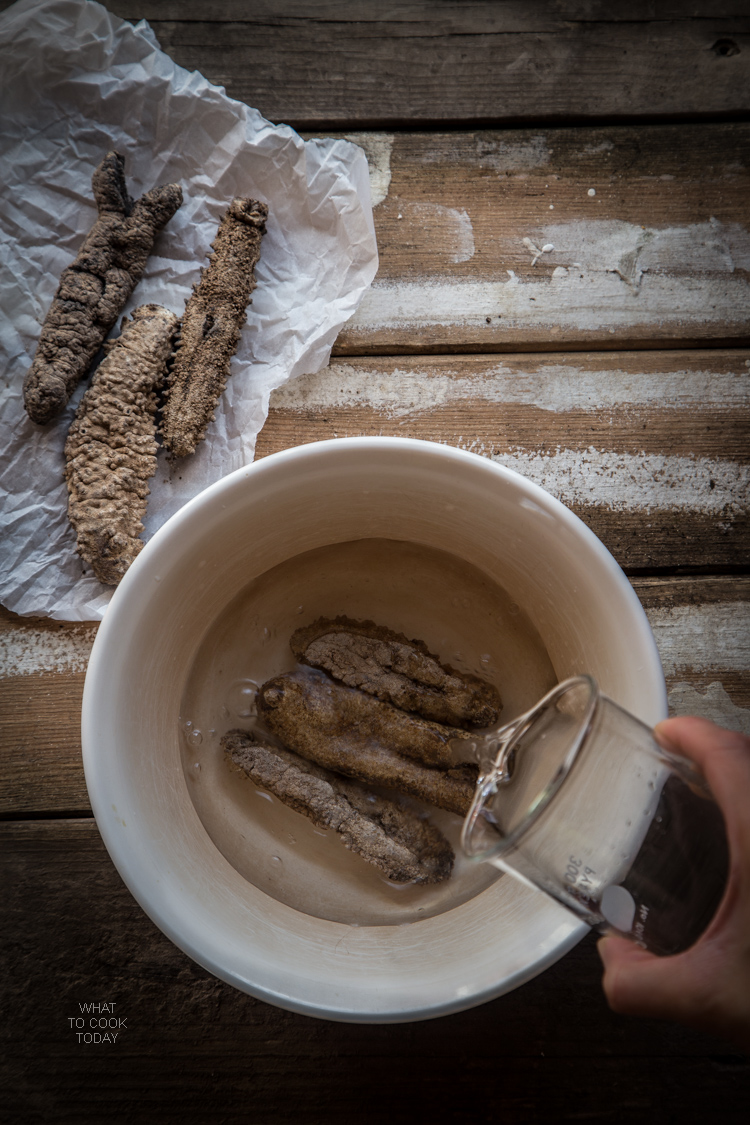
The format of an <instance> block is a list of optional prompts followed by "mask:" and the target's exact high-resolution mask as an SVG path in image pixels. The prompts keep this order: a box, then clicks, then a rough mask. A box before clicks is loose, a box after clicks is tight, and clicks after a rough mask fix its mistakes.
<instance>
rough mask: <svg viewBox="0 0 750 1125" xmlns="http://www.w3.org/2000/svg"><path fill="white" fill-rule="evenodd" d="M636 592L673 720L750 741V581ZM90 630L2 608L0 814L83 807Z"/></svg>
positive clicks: (668, 585)
mask: <svg viewBox="0 0 750 1125" xmlns="http://www.w3.org/2000/svg"><path fill="white" fill-rule="evenodd" d="M633 585H634V587H635V590H636V592H637V593H638V595H639V597H640V599H641V602H642V604H643V606H644V608H645V609H646V613H647V614H648V617H649V620H650V622H651V626H652V628H653V629H654V633H655V636H656V640H657V644H658V646H659V650H660V652H661V656H662V661H663V663H664V667H665V673H666V679H667V687H668V691H669V702H670V709H671V711H672V713H674V714H702V715H705V716H706V717H707V718H710V719H713V720H714V721H715V722H718V723H721V724H722V725H724V726H728V727H730V728H732V729H736V730H744V731H745V732H746V733H748V734H750V578H744V577H726V576H725V577H714V578H710V577H702V578H689V579H688V578H682V579H681V578H659V579H634V580H633ZM95 630H96V626H93V625H92V626H85V627H84V626H80V625H79V626H62V627H61V625H60V623H59V622H52V621H48V620H45V619H33V620H29V619H28V618H19V617H16V616H15V615H14V614H11V613H8V611H7V610H0V650H2V651H3V653H4V657H3V669H4V671H3V672H2V674H0V716H2V717H1V718H0V815H3V816H6V817H17V816H20V815H25V814H29V813H36V814H39V813H51V812H54V813H58V814H59V813H70V812H73V811H86V810H88V809H89V808H90V806H89V800H88V795H87V792H86V784H85V780H84V776H83V767H82V763H81V741H80V713H81V695H82V692H83V679H84V673H83V671H82V668H81V664H82V662H85V660H86V658H87V655H88V646H90V644H91V643H92V642H93V637H94V634H95ZM71 638H75V640H72V639H71ZM66 643H67V647H66Z"/></svg>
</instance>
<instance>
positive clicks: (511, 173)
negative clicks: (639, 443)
mask: <svg viewBox="0 0 750 1125" xmlns="http://www.w3.org/2000/svg"><path fill="white" fill-rule="evenodd" d="M347 135H348V136H350V137H351V139H353V140H356V141H357V142H358V143H359V144H361V145H362V146H363V147H364V149H365V151H366V152H368V154H369V159H370V165H371V179H372V183H373V186H374V188H375V191H376V193H377V194H376V195H375V196H374V197H375V198H376V199H378V198H379V199H380V200H381V201H380V202H379V203H377V205H376V206H375V212H374V214H375V225H376V232H377V239H378V248H379V253H380V268H379V271H378V275H377V277H376V279H375V281H374V283H373V285H372V287H371V288H370V289H369V290H368V292H367V293H366V294H365V296H364V298H363V300H362V303H361V305H360V307H359V309H358V310H357V312H356V314H355V315H354V317H353V318H352V319H351V320H350V321H349V322H348V323H347V324H346V325H345V326H344V329H343V330H342V332H341V333H340V335H339V337H338V340H337V342H336V345H335V353H336V354H339V355H343V354H387V355H392V354H396V353H408V352H420V351H422V352H435V353H442V352H454V351H485V352H487V351H515V350H519V349H520V350H543V351H550V350H555V351H559V350H566V349H585V348H596V349H609V348H625V347H627V348H635V347H637V348H644V347H649V346H659V347H676V346H680V345H690V346H693V345H695V344H697V343H699V342H701V341H707V342H711V343H712V344H717V343H720V342H724V343H730V344H741V343H745V342H749V341H750V319H749V318H750V312H749V310H750V281H749V279H748V271H749V270H750V224H749V223H748V207H747V199H748V187H749V186H750V185H749V177H750V126H747V125H739V124H737V125H720V126H719V125H713V126H681V127H678V126H652V127H645V126H644V127H639V128H624V127H623V128H606V129H602V128H592V129H546V130H544V131H540V130H507V131H499V130H474V131H471V132H456V133H400V134H380V135H375V136H373V135H372V134H368V133H364V134H351V133H350V134H347Z"/></svg>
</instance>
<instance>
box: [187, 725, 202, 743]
mask: <svg viewBox="0 0 750 1125" xmlns="http://www.w3.org/2000/svg"><path fill="white" fill-rule="evenodd" d="M187 739H188V742H189V743H190V745H191V746H200V744H201V742H203V735H202V734H201V732H200V731H199V730H198V728H197V727H196V729H195V730H191V731H190V733H189V734H188V736H187Z"/></svg>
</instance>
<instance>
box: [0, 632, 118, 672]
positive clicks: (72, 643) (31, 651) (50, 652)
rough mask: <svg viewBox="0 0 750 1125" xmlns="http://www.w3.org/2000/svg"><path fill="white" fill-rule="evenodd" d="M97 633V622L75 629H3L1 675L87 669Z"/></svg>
mask: <svg viewBox="0 0 750 1125" xmlns="http://www.w3.org/2000/svg"><path fill="white" fill-rule="evenodd" d="M95 636H96V626H95V625H90V626H85V625H84V626H77V627H75V628H73V629H43V628H42V629H40V628H38V627H34V626H31V625H21V626H14V627H13V628H11V629H7V630H5V631H3V632H0V678H2V679H10V678H11V677H13V676H33V675H40V674H42V673H45V672H63V673H71V672H85V671H86V666H87V664H88V660H89V656H90V655H91V646H92V645H93V643H94V637H95Z"/></svg>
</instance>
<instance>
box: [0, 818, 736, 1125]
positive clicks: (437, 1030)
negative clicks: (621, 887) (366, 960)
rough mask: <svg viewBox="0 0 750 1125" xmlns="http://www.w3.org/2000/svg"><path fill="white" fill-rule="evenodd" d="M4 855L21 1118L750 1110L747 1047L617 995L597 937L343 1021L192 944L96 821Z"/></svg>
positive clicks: (27, 1121)
mask: <svg viewBox="0 0 750 1125" xmlns="http://www.w3.org/2000/svg"><path fill="white" fill-rule="evenodd" d="M0 870H1V871H2V880H3V886H4V888H5V891H4V922H5V924H4V926H3V928H2V937H0V942H2V945H3V951H4V954H5V956H6V958H7V961H6V963H7V964H8V965H9V967H10V969H11V971H10V972H8V973H7V974H6V977H5V980H6V995H5V1005H4V1010H5V1011H6V1012H7V1013H8V1019H7V1025H6V1042H5V1050H4V1052H3V1056H4V1057H3V1061H2V1063H0V1068H1V1069H0V1074H2V1081H0V1089H2V1094H1V1095H0V1098H2V1103H0V1104H4V1107H5V1114H4V1119H5V1120H7V1121H9V1122H14V1123H15V1122H18V1123H19V1125H20V1123H23V1125H38V1123H42V1122H44V1123H47V1122H52V1121H54V1122H55V1125H57V1123H71V1125H87V1123H89V1122H90V1123H91V1125H99V1123H100V1122H102V1121H104V1120H106V1121H108V1122H112V1123H113V1125H132V1122H133V1121H135V1120H137V1121H139V1122H146V1123H151V1122H154V1123H155V1122H159V1123H172V1122H174V1123H187V1122H190V1123H192V1122H195V1123H196V1125H198V1123H200V1125H204V1123H205V1122H206V1121H209V1120H210V1121H222V1122H227V1123H239V1122H243V1123H244V1122H247V1121H252V1122H262V1123H263V1125H266V1123H269V1125H271V1123H276V1122H279V1123H282V1122H300V1121H303V1122H305V1123H310V1125H316V1123H320V1125H323V1123H324V1122H325V1123H330V1125H349V1122H351V1121H352V1120H356V1121H357V1122H360V1121H361V1122H365V1123H367V1125H375V1123H379V1122H383V1121H385V1120H388V1121H395V1122H404V1123H406V1122H413V1121H425V1120H435V1121H440V1122H442V1121H451V1122H458V1123H461V1125H468V1123H470V1122H471V1123H472V1125H473V1123H474V1122H476V1121H486V1120H490V1121H513V1122H516V1121H522V1122H528V1123H534V1125H536V1123H539V1125H548V1123H549V1122H551V1121H565V1120H581V1119H589V1120H597V1121H599V1120H602V1121H613V1122H628V1123H630V1122H636V1121H643V1120H644V1119H648V1120H649V1122H654V1123H656V1125H661V1123H664V1125H666V1123H667V1122H669V1123H671V1122H673V1121H674V1120H675V1117H674V1110H675V1106H677V1105H683V1106H684V1105H690V1108H691V1113H692V1117H684V1118H683V1120H693V1121H721V1122H729V1123H733V1122H740V1121H743V1120H744V1116H743V1115H744V1112H745V1110H746V1106H747V1098H748V1096H750V1064H748V1060H747V1059H745V1058H743V1057H742V1056H739V1055H738V1054H737V1052H735V1051H734V1050H733V1049H732V1048H730V1047H728V1046H727V1045H726V1044H724V1043H723V1042H721V1041H720V1040H715V1039H713V1038H710V1037H708V1036H705V1035H702V1034H699V1033H697V1032H690V1031H687V1030H685V1029H682V1028H679V1027H677V1026H675V1025H672V1024H666V1023H659V1022H656V1021H651V1020H631V1019H627V1018H624V1017H620V1016H616V1015H614V1014H612V1013H611V1012H609V1011H608V1009H607V1007H606V1004H605V1002H604V999H603V996H602V994H601V989H600V984H599V982H600V976H601V969H600V965H599V960H598V957H597V955H596V951H595V948H594V940H593V937H592V938H587V939H586V940H585V941H583V942H582V943H581V944H580V945H579V946H577V947H576V948H575V949H574V950H572V951H571V952H570V953H569V954H568V955H567V956H566V957H565V958H564V959H563V960H562V961H561V962H559V963H558V964H557V965H555V966H553V967H552V968H551V969H549V970H548V971H547V972H546V973H544V974H542V975H541V976H539V977H537V978H536V979H535V980H533V981H531V982H529V983H528V984H526V985H524V986H523V987H522V988H520V989H517V990H516V991H514V992H511V993H509V994H508V995H507V996H504V997H501V998H500V999H498V1000H495V1001H492V1002H490V1003H488V1004H485V1005H483V1006H482V1007H480V1008H477V1009H474V1010H472V1011H470V1012H465V1013H461V1014H458V1015H454V1016H448V1017H444V1018H442V1019H439V1020H431V1021H427V1022H425V1023H416V1024H405V1025H395V1026H387V1025H386V1026H357V1025H348V1024H337V1023H333V1022H329V1021H319V1020H312V1019H309V1018H307V1017H304V1016H297V1015H293V1014H291V1013H288V1012H284V1011H281V1010H280V1009H276V1008H273V1007H271V1006H269V1005H267V1004H264V1003H262V1002H260V1001H257V1000H254V999H252V998H251V997H249V996H246V995H244V994H243V993H240V992H238V991H236V990H234V989H232V988H231V987H230V986H228V985H225V984H223V983H222V982H220V981H218V980H216V979H214V978H213V977H211V976H210V975H209V974H208V973H206V972H205V971H204V970H203V969H201V968H199V967H198V966H197V965H195V964H194V963H193V962H192V961H190V960H189V958H188V957H187V956H186V955H185V954H183V953H182V952H181V951H180V950H178V949H177V948H176V947H175V946H174V945H172V943H171V942H170V941H169V940H168V939H167V938H166V937H165V936H164V935H163V934H162V933H160V932H159V931H158V930H157V929H156V927H155V926H154V925H153V923H152V922H151V921H150V920H149V919H148V918H147V917H146V916H145V915H144V914H143V912H142V911H141V909H140V907H139V906H138V905H137V904H136V903H135V901H134V900H133V899H132V898H131V896H130V894H129V892H128V891H127V889H126V888H125V887H124V885H123V884H122V882H121V880H120V878H119V876H118V875H117V873H116V871H115V869H114V867H113V865H112V863H111V861H110V860H109V857H108V856H107V854H106V852H105V850H104V847H103V845H102V843H101V840H100V838H99V835H98V833H97V830H96V826H95V825H94V824H93V823H92V822H84V821H80V820H79V821H55V822H35V823H28V822H20V823H18V824H13V825H7V824H6V825H1V826H0ZM92 1002H96V1003H101V1002H107V1003H114V1004H115V1005H116V1006H115V1008H114V1014H115V1016H116V1017H119V1018H122V1019H124V1020H125V1021H126V1023H125V1026H124V1027H123V1028H121V1029H120V1031H119V1034H118V1039H117V1040H116V1041H115V1042H114V1043H113V1044H110V1045H98V1046H97V1045H94V1044H93V1043H92V1044H89V1045H86V1044H84V1043H80V1044H79V1042H78V1040H77V1033H76V1030H75V1028H74V1027H71V1026H70V1020H71V1018H73V1019H75V1018H81V1011H80V1005H81V1004H87V1003H92ZM89 1018H91V1017H89ZM582 1075H583V1076H584V1078H582Z"/></svg>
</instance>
